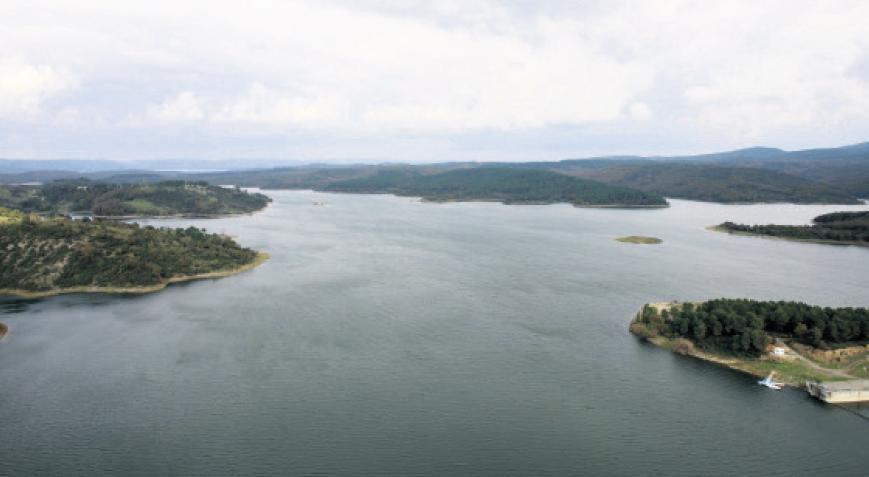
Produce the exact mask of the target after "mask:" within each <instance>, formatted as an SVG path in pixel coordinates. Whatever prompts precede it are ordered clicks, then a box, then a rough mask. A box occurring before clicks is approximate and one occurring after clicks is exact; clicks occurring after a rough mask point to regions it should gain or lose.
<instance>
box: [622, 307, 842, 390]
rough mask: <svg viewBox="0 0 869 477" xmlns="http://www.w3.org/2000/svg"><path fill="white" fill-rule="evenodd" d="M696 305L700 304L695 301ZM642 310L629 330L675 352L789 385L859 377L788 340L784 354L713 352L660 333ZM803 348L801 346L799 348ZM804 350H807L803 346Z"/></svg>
mask: <svg viewBox="0 0 869 477" xmlns="http://www.w3.org/2000/svg"><path fill="white" fill-rule="evenodd" d="M695 305H697V304H695ZM648 306H649V307H652V308H655V309H656V310H657V311H658V312H662V311H664V310H669V309H670V308H671V307H673V306H679V305H677V304H674V303H650V304H649V305H648ZM641 314H642V312H640V313H638V314H637V317H636V318H635V319H634V320H633V321H632V322H631V324H630V328H629V329H630V331H631V333H633V334H634V335H636V336H639V337H641V338H643V339H644V340H646V341H648V342H649V343H652V344H654V345H656V346H659V347H661V348H664V349H669V350H670V351H673V352H675V353H678V354H681V355H684V356H690V357H693V358H697V359H702V360H704V361H708V362H711V363H715V364H717V365H720V366H725V367H727V368H730V369H735V370H738V371H741V372H744V373H748V374H751V375H753V376H757V377H763V376H767V375H769V374H770V373H772V372H774V373H775V376H776V380H777V381H780V382H783V383H785V384H787V385H790V386H795V387H803V386H804V384H805V382H806V381H807V380H811V381H841V380H847V379H854V378H856V377H859V375H858V376H855V375H851V374H849V373H848V372H846V371H845V370H844V369H842V368H832V367H831V368H828V367H824V366H821V365H819V364H817V363H816V362H814V361H812V360H811V359H810V357H807V356H806V355H805V354H804V353H801V352H798V351H797V350H796V349H795V348H798V347H797V346H796V345H794V347H791V346H788V345H787V344H785V343H777V344H776V346H777V347H781V348H783V349H784V350H785V355H784V356H772V355H771V354H770V353H767V352H765V353H762V354H760V355H758V356H749V355H742V354H732V353H727V352H723V351H722V352H712V351H709V350H707V349H701V348H700V347H699V346H698V345H697V344H696V343H695V342H694V341H692V340H691V339H688V338H685V337H680V336H676V337H671V336H665V335H663V334H660V333H659V332H658V331H656V329H655V328H654V327H653V326H650V325H649V324H648V323H643V322H642V321H640V320H641V318H640V317H641ZM800 349H802V348H800ZM802 350H803V352H804V351H805V350H804V349H802Z"/></svg>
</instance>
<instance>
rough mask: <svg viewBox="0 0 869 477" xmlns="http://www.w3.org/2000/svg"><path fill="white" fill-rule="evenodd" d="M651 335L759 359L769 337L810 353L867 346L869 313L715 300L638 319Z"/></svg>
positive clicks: (650, 311) (649, 310) (649, 309)
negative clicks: (840, 346) (813, 349)
mask: <svg viewBox="0 0 869 477" xmlns="http://www.w3.org/2000/svg"><path fill="white" fill-rule="evenodd" d="M637 321H638V322H639V323H642V324H644V325H645V327H646V330H648V332H650V333H651V334H652V335H655V334H657V335H663V336H666V337H670V338H675V337H682V338H688V339H690V340H691V341H693V342H694V343H695V344H697V345H698V346H699V347H700V348H702V349H705V350H708V351H712V352H725V353H733V354H737V355H748V356H757V355H759V354H761V353H763V352H764V350H766V347H767V346H768V345H769V344H770V343H771V342H772V339H773V337H781V338H786V339H793V340H796V341H798V342H801V343H804V344H808V345H811V346H814V347H828V346H830V345H838V344H844V343H852V342H862V341H867V340H869V309H867V308H824V307H820V306H811V305H806V304H804V303H797V302H788V301H755V300H747V299H724V298H722V299H717V300H710V301H707V302H704V303H702V304H699V305H693V304H691V303H684V304H676V305H673V306H672V307H670V308H669V309H663V310H662V311H660V312H659V311H658V309H657V308H655V307H653V306H649V305H646V306H645V307H643V309H642V311H640V313H639V314H638V315H637Z"/></svg>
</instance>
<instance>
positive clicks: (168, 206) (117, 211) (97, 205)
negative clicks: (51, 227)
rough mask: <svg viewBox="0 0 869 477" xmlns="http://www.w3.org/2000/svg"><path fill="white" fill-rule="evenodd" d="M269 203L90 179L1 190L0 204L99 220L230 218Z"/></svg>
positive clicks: (203, 189) (240, 193)
mask: <svg viewBox="0 0 869 477" xmlns="http://www.w3.org/2000/svg"><path fill="white" fill-rule="evenodd" d="M269 200H270V199H269V198H268V197H266V196H265V195H263V194H256V193H254V194H251V193H248V192H247V191H244V190H241V189H238V188H226V187H218V186H213V185H209V184H208V183H205V182H188V181H164V182H156V183H150V184H110V183H104V182H93V181H89V180H74V181H56V182H51V183H49V184H45V185H41V186H29V185H6V186H0V205H3V206H6V207H9V208H17V209H20V210H23V211H25V212H39V213H53V214H68V213H70V212H74V211H82V212H84V211H87V212H92V213H93V214H94V215H98V216H134V215H135V216H142V215H148V216H167V215H201V216H210V215H229V214H240V213H249V212H254V211H257V210H259V209H262V208H263V207H265V206H266V205H267V204H268V202H269Z"/></svg>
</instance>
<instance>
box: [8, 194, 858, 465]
mask: <svg viewBox="0 0 869 477" xmlns="http://www.w3.org/2000/svg"><path fill="white" fill-rule="evenodd" d="M269 194H270V195H272V196H273V197H274V198H275V203H274V204H273V205H272V206H271V207H269V208H268V209H267V210H266V211H264V212H262V213H260V214H257V215H255V216H251V217H240V218H232V219H220V220H210V221H209V220H197V221H160V222H158V221H153V222H151V223H157V224H166V225H186V224H190V223H193V224H195V225H197V226H201V227H206V228H208V229H210V230H212V231H216V232H223V233H228V234H231V235H233V236H235V237H237V239H238V240H239V241H240V242H242V243H243V244H245V245H247V246H250V247H254V248H257V249H262V250H265V251H267V252H268V253H270V254H271V256H272V259H271V260H270V261H269V262H267V263H266V264H264V265H263V266H261V267H260V268H258V269H256V270H254V271H251V272H248V273H245V274H242V275H237V276H234V277H230V278H226V279H222V280H213V281H201V282H195V283H189V284H182V285H178V286H172V287H170V288H168V289H166V290H164V291H163V292H160V293H156V294H152V295H148V296H140V297H117V296H82V295H78V296H65V297H56V298H52V299H47V300H42V301H31V302H21V301H9V300H7V301H4V302H2V303H0V321H3V322H5V323H7V324H8V325H9V326H10V333H9V335H8V336H7V337H6V339H5V340H4V341H3V342H2V343H0V474H2V475H41V474H45V475H64V476H70V475H100V474H103V475H110V474H111V475H117V474H129V475H396V476H399V475H400V476H406V475H493V476H505V475H569V474H586V475H675V474H681V475H762V476H765V477H768V476H776V475H832V474H836V475H855V476H856V475H865V472H866V469H867V466H869V452H867V449H869V422H867V420H865V419H864V418H861V417H860V416H858V415H855V414H854V413H853V412H851V411H856V412H857V413H861V412H862V413H863V414H864V415H869V410H867V409H866V408H862V409H861V408H852V409H851V410H850V411H849V410H843V409H840V408H836V407H831V406H826V405H822V404H819V403H817V402H815V401H813V400H811V399H809V398H808V397H807V396H806V395H805V394H804V393H803V392H801V391H795V390H785V391H781V392H774V391H770V390H767V389H763V388H761V387H759V386H756V385H755V384H754V381H755V380H754V379H752V378H750V377H747V376H744V375H742V374H739V373H736V372H732V371H729V370H726V369H721V368H717V367H715V366H710V365H707V364H704V363H702V362H698V361H694V360H691V359H687V358H682V357H679V356H675V355H673V354H671V353H669V352H666V351H662V350H659V349H656V348H654V347H651V346H648V345H645V344H643V343H640V342H639V341H637V340H636V339H634V338H633V337H632V336H631V335H629V334H628V333H627V331H626V330H627V324H628V321H629V320H630V319H631V317H632V316H633V314H634V313H635V312H636V310H637V309H638V308H639V307H640V305H642V304H643V303H644V302H647V301H652V300H655V301H660V300H670V299H680V300H700V299H705V298H713V297H743V296H748V297H755V298H767V299H799V300H805V301H808V302H811V303H817V304H823V305H851V306H869V293H867V283H869V249H865V248H863V249H861V248H856V247H835V246H824V245H812V244H798V243H789V242H781V241H774V240H767V239H757V238H748V237H736V236H729V235H725V234H719V233H713V232H708V231H706V230H704V229H703V227H704V226H706V225H710V224H716V223H719V222H721V221H723V220H725V219H731V220H735V221H740V222H750V223H758V222H762V223H767V222H776V223H803V222H807V221H808V220H809V219H811V218H812V217H813V216H815V215H817V214H819V213H822V212H827V211H832V210H842V209H847V207H821V206H790V205H764V206H723V205H713V204H700V203H693V202H683V201H673V207H671V208H669V209H666V210H652V211H649V210H635V211H630V210H595V209H577V208H573V207H570V206H566V205H553V206H503V205H499V204H488V203H475V204H468V203H465V204H425V203H420V202H416V201H414V200H413V199H409V198H397V197H392V196H357V195H328V194H318V193H313V192H269ZM312 201H325V202H326V204H327V205H326V206H324V207H317V206H313V205H312ZM864 208H866V207H864ZM631 234H642V235H652V236H656V237H660V238H662V239H664V243H663V244H662V245H659V246H640V245H630V244H622V243H618V242H615V241H613V238H615V237H618V236H622V235H631Z"/></svg>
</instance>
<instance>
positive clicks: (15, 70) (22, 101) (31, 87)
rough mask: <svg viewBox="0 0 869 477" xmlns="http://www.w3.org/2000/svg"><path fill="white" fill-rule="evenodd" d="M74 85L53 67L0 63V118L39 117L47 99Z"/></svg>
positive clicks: (11, 60) (10, 61)
mask: <svg viewBox="0 0 869 477" xmlns="http://www.w3.org/2000/svg"><path fill="white" fill-rule="evenodd" d="M0 54H2V52H0ZM72 84H73V81H72V79H71V77H70V76H69V74H68V73H66V72H64V71H62V70H59V69H56V68H53V67H51V66H48V65H33V64H29V63H26V62H24V61H22V60H21V59H18V58H7V59H5V60H3V59H0V116H7V117H12V118H14V117H19V118H21V119H31V118H32V117H33V116H35V115H37V114H38V113H40V111H41V110H42V107H43V103H44V101H45V100H46V99H48V98H50V97H51V96H53V95H56V94H58V93H60V92H62V91H64V90H66V89H67V88H69V87H71V86H72Z"/></svg>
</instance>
